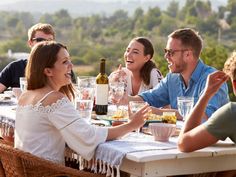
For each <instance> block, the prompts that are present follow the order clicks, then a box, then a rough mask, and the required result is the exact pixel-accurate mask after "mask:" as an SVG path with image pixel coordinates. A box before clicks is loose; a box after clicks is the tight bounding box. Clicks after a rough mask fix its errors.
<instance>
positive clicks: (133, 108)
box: [129, 101, 146, 133]
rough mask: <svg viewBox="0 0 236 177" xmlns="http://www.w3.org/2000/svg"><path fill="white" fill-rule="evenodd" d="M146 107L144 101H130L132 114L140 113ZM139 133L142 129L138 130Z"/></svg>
mask: <svg viewBox="0 0 236 177" xmlns="http://www.w3.org/2000/svg"><path fill="white" fill-rule="evenodd" d="M145 105H146V102H144V101H130V102H129V107H130V111H131V113H132V114H134V113H136V112H138V111H139V110H140V109H141V108H143V107H144V106H145ZM136 132H137V133H139V132H140V128H138V129H137V130H136Z"/></svg>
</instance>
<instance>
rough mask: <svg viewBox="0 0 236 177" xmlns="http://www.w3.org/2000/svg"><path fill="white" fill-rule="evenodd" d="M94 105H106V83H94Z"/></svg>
mask: <svg viewBox="0 0 236 177" xmlns="http://www.w3.org/2000/svg"><path fill="white" fill-rule="evenodd" d="M95 94H96V105H108V84H97V85H96V93H95Z"/></svg>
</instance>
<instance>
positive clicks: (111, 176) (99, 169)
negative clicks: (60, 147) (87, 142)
mask: <svg viewBox="0 0 236 177" xmlns="http://www.w3.org/2000/svg"><path fill="white" fill-rule="evenodd" d="M65 157H66V159H73V160H75V161H76V162H77V163H78V164H79V170H84V169H89V170H91V171H92V172H94V173H101V174H106V176H107V177H120V165H111V164H108V163H107V162H105V161H102V160H101V159H97V158H96V159H95V158H93V159H91V160H90V161H87V160H85V159H84V158H83V157H81V156H80V155H78V154H77V153H75V152H74V151H73V150H71V149H69V148H67V149H66V151H65Z"/></svg>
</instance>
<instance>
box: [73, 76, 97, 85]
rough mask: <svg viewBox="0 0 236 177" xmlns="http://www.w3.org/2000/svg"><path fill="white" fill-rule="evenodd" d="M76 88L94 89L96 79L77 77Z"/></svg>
mask: <svg viewBox="0 0 236 177" xmlns="http://www.w3.org/2000/svg"><path fill="white" fill-rule="evenodd" d="M77 84H78V87H84V88H95V86H96V77H93V76H78V77H77Z"/></svg>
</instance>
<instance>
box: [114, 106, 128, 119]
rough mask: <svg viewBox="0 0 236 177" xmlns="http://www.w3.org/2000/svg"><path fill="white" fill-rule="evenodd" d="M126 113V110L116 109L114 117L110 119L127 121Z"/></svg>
mask: <svg viewBox="0 0 236 177" xmlns="http://www.w3.org/2000/svg"><path fill="white" fill-rule="evenodd" d="M127 116H128V111H127V110H123V109H118V110H117V111H116V112H115V113H114V115H112V119H115V120H116V119H124V118H127V119H128V117H127Z"/></svg>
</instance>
